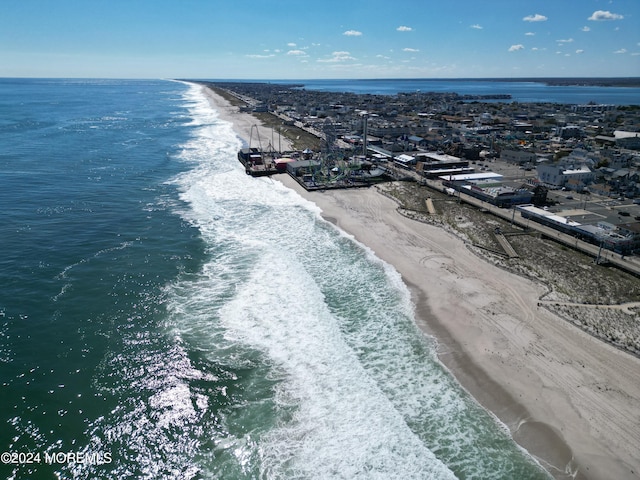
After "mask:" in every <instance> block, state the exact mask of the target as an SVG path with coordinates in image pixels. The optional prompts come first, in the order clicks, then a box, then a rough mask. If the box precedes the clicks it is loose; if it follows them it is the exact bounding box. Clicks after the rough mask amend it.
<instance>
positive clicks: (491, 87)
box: [282, 78, 640, 105]
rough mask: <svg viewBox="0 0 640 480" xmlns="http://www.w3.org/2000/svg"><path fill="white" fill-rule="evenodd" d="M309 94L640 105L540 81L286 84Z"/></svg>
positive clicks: (632, 92)
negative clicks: (456, 96) (498, 97)
mask: <svg viewBox="0 0 640 480" xmlns="http://www.w3.org/2000/svg"><path fill="white" fill-rule="evenodd" d="M282 83H289V84H291V83H297V84H301V85H304V88H305V89H307V90H319V91H324V92H351V93H357V94H365V93H370V94H377V95H395V94H397V93H400V92H425V93H426V92H436V93H450V92H454V93H458V94H460V95H495V94H508V95H511V98H510V99H508V100H495V101H501V102H514V101H515V102H522V103H534V102H540V103H562V104H570V105H573V104H577V105H584V104H587V103H589V102H595V103H601V104H611V105H639V104H640V88H639V87H601V86H595V85H547V84H546V83H544V82H536V81H505V80H502V81H501V80H485V79H420V78H418V79H370V80H300V81H291V80H286V81H283V82H282Z"/></svg>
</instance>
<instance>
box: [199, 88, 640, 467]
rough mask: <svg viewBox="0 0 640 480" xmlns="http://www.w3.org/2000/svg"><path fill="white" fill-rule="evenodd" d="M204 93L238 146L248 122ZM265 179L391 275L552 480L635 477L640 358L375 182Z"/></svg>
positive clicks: (425, 326) (452, 364)
mask: <svg viewBox="0 0 640 480" xmlns="http://www.w3.org/2000/svg"><path fill="white" fill-rule="evenodd" d="M203 91H204V92H205V93H206V95H207V98H208V99H209V101H210V102H211V104H212V106H213V108H215V109H216V110H217V111H218V112H219V115H220V118H221V119H223V120H228V121H230V122H232V123H233V125H234V129H235V131H236V133H237V134H238V135H239V136H240V137H241V138H243V139H244V140H245V141H247V142H248V137H249V135H250V132H251V128H252V126H253V125H257V124H259V122H258V121H257V120H256V119H255V117H253V116H251V115H250V114H247V113H241V112H239V110H238V109H237V107H232V106H231V105H229V104H228V102H226V100H224V99H223V98H222V97H220V96H219V95H217V94H215V92H213V91H212V90H210V89H208V88H207V87H203ZM264 132H265V133H264V135H267V133H268V129H265V131H264ZM260 135H263V133H262V132H261V133H260ZM289 148H290V146H288V145H285V147H284V149H285V150H287V149H289ZM273 178H274V179H275V180H278V181H280V182H282V183H283V184H284V185H286V186H287V187H290V188H292V189H294V190H296V191H297V192H298V193H299V194H300V195H301V196H303V197H304V198H306V199H308V200H310V201H312V202H314V203H315V204H316V205H318V206H319V207H320V209H321V210H322V215H323V217H324V218H325V219H326V220H328V221H331V222H332V223H334V224H335V225H336V226H337V227H338V228H340V229H342V230H343V231H345V232H347V233H349V234H351V235H352V236H353V237H354V238H355V239H356V240H357V241H359V242H360V243H362V244H363V245H366V246H367V247H368V248H370V249H371V250H372V251H373V252H374V253H375V254H376V255H377V256H378V257H379V258H380V259H382V260H383V261H385V262H387V263H389V264H391V265H392V266H393V267H394V268H395V269H396V270H397V271H398V272H399V273H400V274H401V276H402V278H403V280H404V282H405V284H406V285H407V286H408V287H409V289H410V291H411V294H412V299H413V302H414V305H415V317H416V322H417V324H418V326H419V327H420V328H421V329H422V330H423V331H424V332H425V333H427V334H428V335H430V336H432V337H434V338H435V339H436V341H437V344H438V352H437V353H438V357H439V359H440V361H441V362H442V363H443V364H444V365H445V367H446V368H448V369H449V371H450V372H451V373H452V375H453V376H454V377H455V378H456V379H457V380H458V382H459V383H460V384H461V385H462V386H463V387H464V388H465V389H466V390H467V391H469V393H470V394H471V395H472V396H473V397H474V398H475V399H476V400H477V401H478V402H479V403H480V404H481V405H482V406H483V407H484V408H486V409H487V410H489V411H490V412H492V413H493V414H494V415H495V416H496V417H497V418H498V419H499V420H500V421H501V422H502V423H503V424H504V425H505V426H506V427H507V428H508V429H509V431H510V432H511V435H512V436H513V438H514V439H515V440H516V441H517V442H518V443H519V444H520V445H521V446H522V447H523V448H525V449H526V450H527V451H529V452H530V453H531V454H532V455H533V456H534V457H535V458H536V459H538V461H539V462H540V463H541V464H542V465H543V466H544V467H545V468H546V469H547V470H548V471H549V472H550V473H551V474H552V475H553V476H554V477H555V478H558V479H565V478H576V479H600V478H618V479H626V478H629V479H632V478H640V477H639V476H638V475H640V464H639V461H638V459H637V458H635V457H636V452H637V451H640V431H638V430H639V429H638V428H637V425H639V424H640V421H639V415H640V382H639V381H638V380H639V376H640V373H639V372H640V360H639V359H637V358H636V357H633V356H631V355H628V354H626V353H624V352H620V351H618V350H616V349H615V348H613V347H611V346H610V345H607V344H605V343H604V342H601V341H599V340H597V339H595V338H593V337H591V336H589V335H587V334H586V333H584V332H582V331H581V330H579V329H578V328H576V327H574V326H572V325H570V324H569V323H568V322H566V321H564V320H562V319H560V318H558V317H557V316H555V315H553V314H552V313H550V312H549V311H548V310H546V309H544V308H541V307H539V306H538V304H537V300H538V299H539V297H540V295H541V294H542V293H543V292H544V288H543V287H542V286H540V285H537V284H535V283H533V282H532V281H530V280H528V279H524V278H522V277H519V276H516V275H514V274H511V273H508V272H505V271H504V270H501V269H499V268H498V267H496V266H494V265H491V264H489V263H488V262H486V261H484V260H483V259H482V258H479V257H478V256H476V255H475V254H473V253H472V252H471V251H470V250H469V249H467V247H466V245H465V244H464V242H463V241H462V240H461V239H459V238H457V237H455V236H454V235H452V234H451V233H448V232H445V231H444V230H442V229H440V228H438V227H435V226H431V225H427V224H424V223H420V222H417V221H414V220H411V219H408V218H406V217H403V216H402V215H399V214H398V213H397V211H396V207H397V205H396V204H395V202H394V201H393V200H391V199H389V198H387V197H386V196H384V195H381V194H380V193H379V192H378V191H377V190H376V187H372V188H367V189H351V190H332V191H326V192H307V191H306V190H304V189H303V188H302V187H301V186H300V185H299V184H298V183H297V182H296V181H295V180H294V179H292V178H291V177H289V176H288V175H286V174H284V175H279V176H277V177H273ZM257 181H258V180H257Z"/></svg>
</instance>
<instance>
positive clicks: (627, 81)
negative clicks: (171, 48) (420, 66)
mask: <svg viewBox="0 0 640 480" xmlns="http://www.w3.org/2000/svg"><path fill="white" fill-rule="evenodd" d="M317 80H327V81H345V82H346V81H350V80H351V81H357V82H378V81H390V80H393V81H398V82H403V81H407V82H410V81H417V80H421V81H434V82H472V81H473V82H510V83H543V84H545V85H549V86H553V87H555V86H558V87H630V88H638V87H640V77H503V78H501V77H489V78H473V77H469V78H420V77H416V78H392V77H391V78H353V79H350V78H326V79H319V78H305V79H239V78H233V79H231V78H229V79H222V78H220V79H200V80H185V81H190V82H202V81H214V82H215V81H220V82H242V83H276V84H277V83H278V82H286V84H287V85H291V84H292V83H291V82H298V83H300V84H301V85H302V84H304V83H305V82H307V81H317Z"/></svg>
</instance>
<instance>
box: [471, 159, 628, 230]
mask: <svg viewBox="0 0 640 480" xmlns="http://www.w3.org/2000/svg"><path fill="white" fill-rule="evenodd" d="M485 165H486V167H485V171H492V172H495V173H499V174H500V175H503V180H504V183H505V184H506V185H510V186H519V185H521V184H522V183H525V182H526V181H527V180H528V179H533V178H536V177H537V173H536V171H535V169H532V170H525V169H524V168H522V167H520V166H518V165H514V164H510V163H506V162H503V161H501V160H497V159H495V160H492V161H482V162H476V164H475V165H474V164H471V166H473V167H475V168H476V170H477V171H481V170H480V169H481V166H485ZM487 167H488V168H487ZM547 199H548V201H549V204H550V205H549V211H551V212H555V213H558V214H560V215H562V216H571V218H572V219H574V220H575V221H577V222H580V223H585V224H594V223H598V222H607V223H610V224H613V225H620V224H625V223H632V222H637V221H640V205H638V204H635V203H633V200H631V199H628V198H615V199H613V198H608V197H603V196H600V195H596V194H593V193H591V194H589V193H577V192H572V191H570V190H549V192H548V194H547Z"/></svg>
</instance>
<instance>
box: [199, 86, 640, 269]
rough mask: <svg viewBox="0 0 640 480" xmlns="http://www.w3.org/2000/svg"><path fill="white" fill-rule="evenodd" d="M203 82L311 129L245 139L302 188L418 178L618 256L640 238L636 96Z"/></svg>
mask: <svg viewBox="0 0 640 480" xmlns="http://www.w3.org/2000/svg"><path fill="white" fill-rule="evenodd" d="M207 85H208V86H210V87H212V88H214V89H216V90H217V91H218V92H222V93H224V94H226V96H227V98H232V99H236V100H238V101H239V102H241V103H240V104H239V105H240V106H241V108H242V109H243V110H244V111H248V112H251V113H254V114H255V113H260V112H263V113H268V114H270V115H272V116H273V117H274V118H275V119H277V120H278V121H279V124H278V123H277V122H276V123H273V124H272V127H273V128H274V132H276V133H277V134H278V135H280V134H281V132H282V131H283V130H288V129H292V128H295V129H299V130H300V131H303V132H306V133H308V134H310V136H308V137H307V139H309V138H311V140H307V144H306V145H300V146H299V147H300V148H299V150H298V151H296V152H280V151H279V149H278V144H277V143H278V142H277V140H276V139H275V138H273V137H272V139H271V141H269V139H263V141H262V142H261V144H260V145H259V147H258V144H257V142H255V139H254V142H255V143H254V144H253V145H249V146H248V149H247V154H248V153H249V150H250V149H251V148H253V149H254V150H256V151H257V150H260V152H261V154H262V152H265V151H269V152H271V161H272V162H273V166H272V172H273V173H276V172H278V171H287V172H289V173H290V174H291V175H292V176H293V177H294V178H296V179H297V180H298V181H299V182H300V183H301V185H303V186H304V187H305V188H307V189H327V188H345V187H350V186H366V185H370V184H371V183H375V182H377V181H379V180H380V179H381V177H384V178H386V179H389V178H392V179H409V180H415V181H417V182H421V183H423V184H425V185H428V186H431V187H433V188H435V189H439V190H443V191H446V192H448V193H449V194H452V195H458V196H460V197H462V198H464V199H475V200H476V201H479V202H480V204H481V206H485V207H491V206H494V207H499V208H503V209H505V208H506V209H513V211H514V215H513V216H514V221H515V218H516V216H517V219H518V221H519V222H521V223H523V222H524V223H530V221H533V222H537V223H539V224H541V225H546V226H548V227H550V228H552V229H554V230H557V231H558V232H561V233H563V234H567V235H570V236H572V237H574V238H578V239H580V240H583V241H585V242H587V243H590V244H592V245H595V246H597V247H598V250H599V249H600V248H601V249H604V250H610V251H612V252H615V253H617V254H618V256H617V258H618V259H622V258H623V257H624V256H625V255H626V256H629V255H632V254H633V253H634V252H636V251H637V250H638V249H640V223H639V221H640V205H639V204H640V106H637V105H636V106H617V105H601V104H595V103H593V102H592V103H589V104H585V105H563V104H552V103H518V102H513V101H510V99H509V96H508V95H502V94H496V95H481V96H472V95H458V94H455V93H425V92H412V93H401V94H397V95H393V96H390V95H372V94H366V95H362V94H353V93H328V92H318V91H309V90H304V89H301V88H300V86H299V85H280V84H272V83H252V82H237V83H230V82H220V83H212V82H207ZM288 135H291V132H289V133H288ZM313 139H315V142H314V140H313ZM263 143H264V144H268V145H263ZM258 163H260V164H262V163H263V162H262V161H260V162H258ZM261 173H265V170H264V167H262V171H261ZM266 173H268V170H267V171H266ZM509 215H511V213H509ZM600 253H601V251H600ZM611 258H612V259H613V258H615V257H614V256H611ZM636 273H640V269H638V271H637V272H636Z"/></svg>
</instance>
